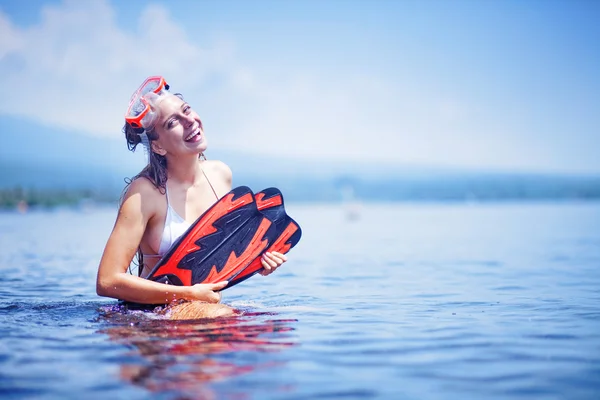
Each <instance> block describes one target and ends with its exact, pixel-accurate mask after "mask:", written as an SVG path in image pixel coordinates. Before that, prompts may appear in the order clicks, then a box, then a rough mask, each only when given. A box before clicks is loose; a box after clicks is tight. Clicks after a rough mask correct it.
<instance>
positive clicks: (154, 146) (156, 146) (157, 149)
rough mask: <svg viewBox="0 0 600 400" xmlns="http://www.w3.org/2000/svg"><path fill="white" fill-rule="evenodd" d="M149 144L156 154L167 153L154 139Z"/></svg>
mask: <svg viewBox="0 0 600 400" xmlns="http://www.w3.org/2000/svg"><path fill="white" fill-rule="evenodd" d="M150 146H151V147H152V151H153V152H154V153H156V154H158V155H159V156H164V155H165V154H167V151H166V150H165V149H163V148H162V147H160V144H158V143H157V141H156V140H153V141H152V142H151V143H150Z"/></svg>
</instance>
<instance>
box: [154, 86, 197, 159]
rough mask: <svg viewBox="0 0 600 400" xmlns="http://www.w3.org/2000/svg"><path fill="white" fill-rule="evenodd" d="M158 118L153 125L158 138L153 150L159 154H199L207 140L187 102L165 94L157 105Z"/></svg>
mask: <svg viewBox="0 0 600 400" xmlns="http://www.w3.org/2000/svg"><path fill="white" fill-rule="evenodd" d="M157 107H158V109H159V115H160V116H159V118H158V121H157V122H156V125H155V126H154V129H155V131H156V133H157V134H158V139H157V140H154V141H153V145H154V146H153V150H154V151H155V152H156V153H158V154H161V155H166V154H171V155H183V154H199V153H201V152H203V151H205V150H206V148H207V145H208V143H207V141H206V138H205V136H204V130H203V128H202V121H200V117H199V116H198V114H196V112H195V111H194V110H192V108H191V107H190V105H189V104H188V103H186V102H185V101H184V100H182V99H180V98H179V97H177V96H175V95H169V96H165V98H164V99H161V101H160V103H158V105H157Z"/></svg>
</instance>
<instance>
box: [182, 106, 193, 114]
mask: <svg viewBox="0 0 600 400" xmlns="http://www.w3.org/2000/svg"><path fill="white" fill-rule="evenodd" d="M191 111H192V107H190V106H185V108H184V109H183V112H184V114H189V113H190V112H191Z"/></svg>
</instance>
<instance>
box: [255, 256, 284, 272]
mask: <svg viewBox="0 0 600 400" xmlns="http://www.w3.org/2000/svg"><path fill="white" fill-rule="evenodd" d="M286 261H287V257H286V256H285V255H283V254H281V253H278V252H276V251H274V252H266V253H265V254H263V256H262V259H261V263H262V266H263V269H261V270H260V272H259V274H261V275H263V276H267V275H269V274H272V273H273V272H274V271H275V270H276V269H277V268H279V267H281V264H283V263H284V262H286Z"/></svg>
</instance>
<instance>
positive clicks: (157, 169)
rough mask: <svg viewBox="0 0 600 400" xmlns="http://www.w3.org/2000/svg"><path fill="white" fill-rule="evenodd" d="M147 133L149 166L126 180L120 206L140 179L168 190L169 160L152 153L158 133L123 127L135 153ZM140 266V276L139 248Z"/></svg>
mask: <svg viewBox="0 0 600 400" xmlns="http://www.w3.org/2000/svg"><path fill="white" fill-rule="evenodd" d="M175 96H177V97H179V98H180V99H182V100H183V96H182V95H181V94H180V93H175ZM144 132H146V135H147V136H148V143H149V148H148V149H147V151H148V159H149V160H148V165H146V166H145V167H144V169H142V170H141V171H140V173H139V174H137V175H135V176H134V177H133V178H125V183H126V185H125V188H124V189H123V193H122V194H121V199H120V204H122V203H123V200H124V198H125V194H126V193H127V190H128V189H129V186H130V185H131V183H132V182H133V181H135V180H136V179H138V178H146V179H148V180H149V181H150V182H152V184H153V185H154V186H155V187H156V188H157V189H158V190H159V191H160V192H161V193H162V194H165V193H166V190H167V158H166V157H165V156H162V155H160V154H156V153H155V152H153V151H152V141H154V140H156V139H158V132H156V130H155V129H154V128H152V129H149V130H146V131H144V129H143V128H134V127H133V126H131V125H130V124H128V123H127V122H126V123H125V125H124V126H123V133H124V134H125V140H127V148H128V149H129V150H130V151H132V152H134V151H135V150H136V148H137V146H138V145H141V146H144V144H143V143H142V137H141V136H140V134H142V133H144ZM136 264H137V266H138V276H139V275H141V274H142V269H143V265H144V255H143V254H142V251H141V249H139V248H138V251H137V262H136Z"/></svg>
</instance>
